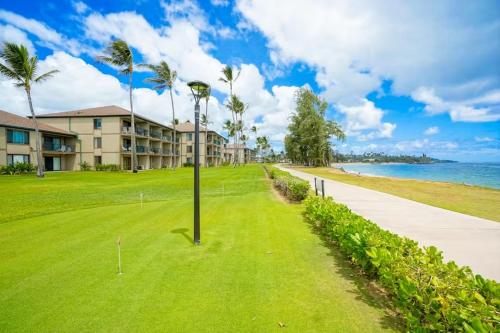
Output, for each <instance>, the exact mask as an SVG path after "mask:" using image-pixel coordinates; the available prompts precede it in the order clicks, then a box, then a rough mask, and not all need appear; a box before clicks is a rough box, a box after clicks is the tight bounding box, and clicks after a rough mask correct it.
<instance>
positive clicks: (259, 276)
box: [0, 166, 395, 332]
mask: <svg viewBox="0 0 500 333" xmlns="http://www.w3.org/2000/svg"><path fill="white" fill-rule="evenodd" d="M192 172H193V171H192V169H179V170H177V171H175V172H172V171H152V172H144V173H140V174H138V175H134V174H129V173H95V172H77V173H59V174H56V173H53V174H48V175H47V177H46V178H45V179H36V178H35V177H33V176H15V177H7V176H6V177H0V196H1V197H2V201H1V202H0V211H1V212H2V214H1V220H2V222H3V223H1V224H0V332H18V331H25V332H28V331H30V332H84V331H93V332H94V331H101V332H134V331H135V332H152V331H158V332H273V331H290V332H377V331H386V330H387V331H392V330H395V328H394V327H395V326H394V320H393V318H392V317H391V316H390V315H389V314H388V312H387V311H386V309H385V308H384V307H383V304H382V303H383V302H382V301H381V300H380V298H379V297H377V296H376V295H374V294H373V293H372V292H370V288H369V287H368V285H367V282H366V281H365V280H364V279H362V278H360V277H358V276H357V275H356V274H355V273H354V272H353V271H352V270H351V268H350V266H349V264H347V263H345V262H344V261H342V259H341V256H339V255H338V253H335V252H334V253H332V252H330V250H328V249H327V248H326V247H324V246H323V245H322V244H321V241H320V240H319V238H318V237H317V235H315V234H313V233H312V232H311V230H310V229H309V228H308V225H307V224H306V223H305V222H304V221H303V219H302V216H301V212H302V210H303V207H302V205H297V204H295V205H291V204H288V203H285V202H283V201H282V200H280V199H279V198H277V197H276V196H275V194H274V193H273V192H272V190H271V188H270V186H269V181H268V180H266V179H265V177H264V172H263V170H262V168H261V167H260V166H244V167H240V168H232V167H228V168H219V169H209V170H203V172H202V244H201V245H200V246H198V247H196V246H194V245H193V244H192V242H191V237H192V197H191V196H192ZM140 192H143V193H144V200H145V202H144V205H143V208H141V206H140V203H139V202H138V200H139V193H140ZM118 236H121V238H122V258H123V271H124V273H123V275H117V247H116V243H115V242H116V239H117V237H118ZM279 322H282V323H284V324H285V325H286V326H285V327H284V328H281V327H280V326H279V324H278V323H279Z"/></svg>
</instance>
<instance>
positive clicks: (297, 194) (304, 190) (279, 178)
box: [264, 166, 310, 201]
mask: <svg viewBox="0 0 500 333" xmlns="http://www.w3.org/2000/svg"><path fill="white" fill-rule="evenodd" d="M264 170H265V171H266V173H267V174H268V176H269V178H271V179H272V180H273V185H274V187H276V188H277V189H278V190H279V191H280V192H281V193H282V194H283V195H285V196H286V197H287V198H288V199H290V200H292V201H302V200H304V199H305V198H306V197H307V195H308V194H309V189H310V186H309V183H308V182H306V181H305V180H302V179H300V178H297V177H294V176H292V175H291V174H289V173H288V172H285V171H282V170H279V169H276V168H274V167H266V166H264Z"/></svg>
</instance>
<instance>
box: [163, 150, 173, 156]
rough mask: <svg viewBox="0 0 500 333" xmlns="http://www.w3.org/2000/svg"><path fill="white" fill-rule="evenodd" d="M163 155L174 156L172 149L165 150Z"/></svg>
mask: <svg viewBox="0 0 500 333" xmlns="http://www.w3.org/2000/svg"><path fill="white" fill-rule="evenodd" d="M162 154H163V155H172V151H171V150H170V149H163V150H162Z"/></svg>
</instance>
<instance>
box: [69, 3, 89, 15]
mask: <svg viewBox="0 0 500 333" xmlns="http://www.w3.org/2000/svg"><path fill="white" fill-rule="evenodd" d="M73 8H75V10H76V12H77V13H78V14H85V13H86V12H87V11H89V9H90V8H89V6H87V4H86V3H85V2H83V1H74V2H73Z"/></svg>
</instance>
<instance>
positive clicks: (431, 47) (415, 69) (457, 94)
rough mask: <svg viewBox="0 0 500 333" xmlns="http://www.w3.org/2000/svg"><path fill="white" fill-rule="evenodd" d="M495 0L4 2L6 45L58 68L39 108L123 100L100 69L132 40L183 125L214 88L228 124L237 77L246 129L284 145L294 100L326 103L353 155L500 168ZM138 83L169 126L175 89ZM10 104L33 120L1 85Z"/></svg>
mask: <svg viewBox="0 0 500 333" xmlns="http://www.w3.org/2000/svg"><path fill="white" fill-rule="evenodd" d="M498 36H500V3H499V2H498V1H493V0H492V1H474V2H470V1H459V2H458V3H457V2H456V1H440V2H439V3H437V4H436V3H435V2H434V1H419V2H415V3H407V2H399V3H388V2H386V1H380V2H379V1H357V2H355V3H352V2H346V1H334V0H332V1H330V0H328V1H327V0H316V1H312V2H308V4H307V6H306V5H305V2H304V1H295V0H290V1H287V2H285V3H284V4H282V5H280V6H276V3H274V2H272V1H265V0H239V1H227V0H211V1H194V0H181V1H162V0H142V1H97V0H95V1H72V0H62V1H30V2H29V4H28V2H25V1H16V2H13V1H4V0H0V41H14V42H18V43H23V44H25V45H27V46H28V47H29V49H30V51H31V52H33V53H36V54H37V55H38V57H39V58H40V60H41V63H40V69H41V70H45V69H47V70H49V69H53V68H58V69H60V70H61V72H60V73H59V74H58V75H57V76H56V77H55V78H54V79H52V80H50V81H48V82H46V83H44V84H43V85H39V86H36V87H35V88H34V92H33V95H34V103H35V107H36V110H37V112H40V113H45V112H54V111H63V110H71V109H78V108H84V107H92V106H98V105H106V104H117V105H122V106H124V107H127V98H126V96H127V94H126V92H127V91H126V86H125V82H126V81H125V78H124V77H120V76H118V75H117V74H116V72H115V70H114V69H113V68H110V67H108V66H105V65H102V64H97V63H96V62H95V61H94V58H95V56H96V55H98V54H100V52H101V51H102V49H103V48H104V46H105V45H106V43H108V42H109V41H110V40H112V39H115V38H122V39H125V40H126V41H127V42H128V43H129V45H131V46H132V48H133V51H134V54H135V60H136V62H138V63H140V62H148V63H155V62H158V61H160V60H166V61H167V62H168V63H169V64H170V65H171V66H172V67H173V68H175V69H176V70H177V71H178V73H179V79H178V81H177V83H176V87H175V91H174V93H175V101H176V109H177V110H176V111H177V114H178V118H180V120H181V121H183V120H187V119H191V118H192V113H193V112H192V101H191V99H190V96H189V93H188V90H187V88H186V86H185V83H186V82H187V81H189V80H192V79H202V80H205V81H207V82H209V83H210V84H211V85H212V86H213V88H214V89H213V91H214V98H212V99H211V101H210V104H209V110H210V111H209V112H210V114H209V118H211V119H212V122H213V125H212V126H213V127H215V128H216V129H219V130H220V129H221V124H222V122H223V121H224V120H225V119H228V118H229V117H230V115H229V113H228V112H227V111H225V108H224V99H225V97H226V96H227V93H228V89H227V87H226V86H225V85H224V84H223V83H222V82H220V81H218V80H217V79H218V77H219V76H220V70H221V69H222V67H223V66H224V65H226V64H229V65H231V66H234V67H235V68H237V69H238V70H240V71H241V74H240V77H239V78H238V81H237V82H236V84H235V92H236V94H237V95H239V96H240V97H241V98H242V99H243V100H244V101H245V102H246V103H248V105H249V109H248V111H247V114H246V122H247V124H248V126H251V125H256V126H257V127H258V128H259V133H258V134H259V135H268V136H269V137H270V138H271V139H272V143H273V145H274V147H275V148H276V149H277V150H280V149H281V148H282V140H283V137H284V135H286V126H287V123H288V116H289V114H290V113H291V112H292V111H293V107H294V103H293V96H294V92H295V91H296V89H297V88H298V87H302V86H308V87H309V88H311V89H313V90H314V91H315V92H316V93H318V94H320V95H321V96H322V97H323V98H325V99H326V100H327V101H328V102H329V104H330V108H329V111H328V117H329V118H330V119H334V120H336V121H338V122H339V123H340V124H341V125H342V127H343V128H344V129H345V131H346V132H347V134H348V139H347V141H346V142H344V143H340V142H335V144H336V145H337V148H338V149H339V150H341V151H343V152H350V151H354V152H357V153H361V152H386V153H390V154H421V153H426V154H428V155H431V156H435V157H438V158H447V159H455V160H460V161H494V162H499V161H500V61H499V60H498V59H500V39H499V38H498ZM148 75H149V74H148V73H146V72H140V73H137V74H136V75H135V77H134V86H135V89H134V98H135V101H136V104H137V106H136V109H137V112H139V113H141V114H144V115H146V116H149V117H152V118H155V119H158V120H160V121H163V122H165V123H167V122H170V121H171V110H170V106H169V100H168V94H167V93H165V92H156V91H154V90H152V89H151V87H150V86H149V85H147V84H145V83H144V82H143V80H144V78H145V77H147V76H148ZM0 89H1V90H0V108H1V109H4V110H6V111H10V112H14V113H17V114H27V105H26V101H25V98H24V96H23V94H22V91H19V90H18V89H17V88H15V87H14V86H13V85H12V83H11V82H9V81H6V80H5V79H0Z"/></svg>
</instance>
